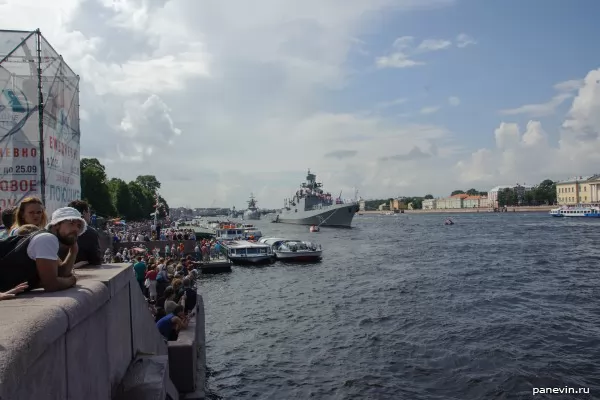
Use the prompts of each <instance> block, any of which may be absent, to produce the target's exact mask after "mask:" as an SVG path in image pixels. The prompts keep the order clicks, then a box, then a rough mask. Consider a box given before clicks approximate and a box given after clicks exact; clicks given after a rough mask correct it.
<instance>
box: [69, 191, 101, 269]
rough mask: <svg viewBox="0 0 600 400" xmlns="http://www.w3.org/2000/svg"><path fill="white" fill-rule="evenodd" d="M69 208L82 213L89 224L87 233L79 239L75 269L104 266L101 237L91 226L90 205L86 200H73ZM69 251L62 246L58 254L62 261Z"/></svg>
mask: <svg viewBox="0 0 600 400" xmlns="http://www.w3.org/2000/svg"><path fill="white" fill-rule="evenodd" d="M69 207H73V208H74V209H76V210H77V211H79V212H80V213H81V216H82V217H83V219H84V220H85V222H86V223H87V224H88V225H87V229H86V231H85V232H84V233H83V234H82V235H81V236H79V238H78V239H77V245H78V247H79V252H78V253H77V259H76V260H75V267H81V266H84V265H88V264H89V265H102V251H101V250H100V236H99V235H98V232H97V231H96V230H95V229H94V228H92V227H91V226H90V225H89V224H90V219H91V213H90V205H89V204H88V203H87V202H86V201H84V200H73V201H72V202H70V203H69ZM68 252H69V250H68V249H67V248H64V246H61V248H60V251H59V253H58V255H59V257H60V258H61V259H64V258H65V257H66V256H67V253H68Z"/></svg>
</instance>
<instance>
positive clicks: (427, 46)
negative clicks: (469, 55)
mask: <svg viewBox="0 0 600 400" xmlns="http://www.w3.org/2000/svg"><path fill="white" fill-rule="evenodd" d="M450 46H452V42H451V41H449V40H443V39H425V40H423V41H422V42H421V43H420V44H419V47H417V50H420V51H437V50H444V49H447V48H449V47H450Z"/></svg>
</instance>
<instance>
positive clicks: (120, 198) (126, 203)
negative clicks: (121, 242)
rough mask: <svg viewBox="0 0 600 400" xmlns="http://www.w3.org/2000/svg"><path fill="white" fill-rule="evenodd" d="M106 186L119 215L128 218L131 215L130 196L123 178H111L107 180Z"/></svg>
mask: <svg viewBox="0 0 600 400" xmlns="http://www.w3.org/2000/svg"><path fill="white" fill-rule="evenodd" d="M108 187H109V188H110V192H111V194H112V198H113V203H114V205H115V208H116V209H117V212H118V213H119V215H120V216H122V217H125V218H130V217H131V215H132V210H131V208H132V207H131V206H132V201H131V198H132V196H131V192H130V191H129V186H128V185H127V183H125V181H124V180H123V179H119V178H112V179H111V180H110V181H109V182H108Z"/></svg>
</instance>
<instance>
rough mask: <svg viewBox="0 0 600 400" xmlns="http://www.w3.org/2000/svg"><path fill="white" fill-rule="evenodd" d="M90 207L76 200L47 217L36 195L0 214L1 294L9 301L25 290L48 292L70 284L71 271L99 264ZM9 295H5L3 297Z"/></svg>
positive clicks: (97, 243) (97, 244)
mask: <svg viewBox="0 0 600 400" xmlns="http://www.w3.org/2000/svg"><path fill="white" fill-rule="evenodd" d="M89 220H90V207H89V205H88V204H87V203H86V202H85V201H81V200H75V201H73V202H71V203H70V204H69V206H68V207H63V208H59V209H57V210H56V211H54V212H53V213H52V216H51V218H50V221H48V216H47V215H46V211H45V209H44V204H43V203H42V201H41V200H40V199H39V198H37V197H26V198H25V199H23V200H22V201H21V202H20V203H19V205H18V206H17V207H15V208H12V209H11V208H7V209H4V210H3V211H2V226H1V227H0V239H2V240H0V258H1V263H0V268H2V275H1V276H2V278H1V279H0V292H2V293H3V296H2V298H3V299H6V298H11V297H12V296H11V295H16V294H18V293H21V292H23V291H26V290H33V289H37V288H43V289H44V290H45V291H48V292H53V291H59V290H64V289H68V288H70V287H72V286H74V285H75V283H76V282H77V278H76V277H75V275H74V274H73V270H74V268H77V267H81V266H83V265H87V264H92V265H99V264H101V263H102V255H101V252H100V244H99V236H98V232H97V231H95V230H94V229H93V228H91V227H89V225H88V223H89ZM7 296H8V297H7Z"/></svg>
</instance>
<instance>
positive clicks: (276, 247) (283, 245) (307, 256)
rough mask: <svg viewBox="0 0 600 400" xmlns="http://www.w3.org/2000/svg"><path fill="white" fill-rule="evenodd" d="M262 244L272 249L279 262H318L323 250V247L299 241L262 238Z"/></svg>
mask: <svg viewBox="0 0 600 400" xmlns="http://www.w3.org/2000/svg"><path fill="white" fill-rule="evenodd" d="M259 242H260V243H264V244H267V245H269V246H271V247H272V249H273V254H274V255H275V258H276V259H278V260H285V261H318V260H320V259H321V256H322V253H323V250H322V249H321V245H317V244H314V243H311V242H306V241H303V240H297V239H284V238H262V239H260V240H259Z"/></svg>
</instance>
